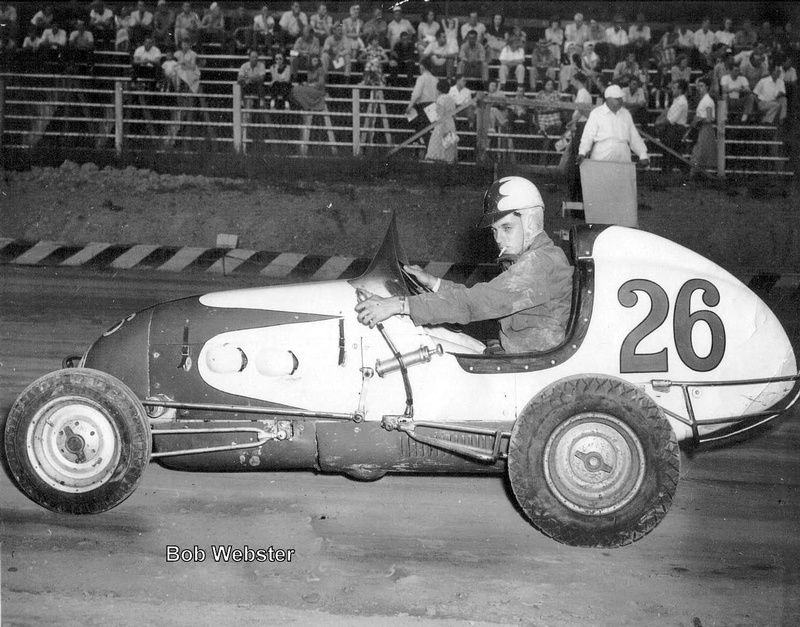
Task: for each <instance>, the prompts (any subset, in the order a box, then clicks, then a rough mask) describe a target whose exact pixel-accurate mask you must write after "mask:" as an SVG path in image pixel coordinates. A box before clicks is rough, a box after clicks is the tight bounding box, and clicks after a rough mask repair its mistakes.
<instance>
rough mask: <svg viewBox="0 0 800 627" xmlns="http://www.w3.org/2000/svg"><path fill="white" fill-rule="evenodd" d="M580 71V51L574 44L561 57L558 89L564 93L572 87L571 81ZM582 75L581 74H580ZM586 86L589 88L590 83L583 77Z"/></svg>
mask: <svg viewBox="0 0 800 627" xmlns="http://www.w3.org/2000/svg"><path fill="white" fill-rule="evenodd" d="M580 71H581V51H580V50H578V47H577V46H576V45H575V44H570V47H569V48H568V49H567V51H566V52H565V53H564V54H562V55H561V62H560V65H559V68H558V89H559V91H561V92H565V91H567V90H568V89H569V87H570V85H572V80H573V78H574V76H575V75H576V74H578V73H579V72H580ZM581 75H583V74H581ZM583 78H584V80H585V81H586V84H587V86H591V81H589V80H588V78H587V77H586V76H584V77H583Z"/></svg>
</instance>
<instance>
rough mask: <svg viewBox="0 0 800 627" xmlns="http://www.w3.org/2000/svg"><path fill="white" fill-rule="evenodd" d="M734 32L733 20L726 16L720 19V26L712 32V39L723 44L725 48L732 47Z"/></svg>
mask: <svg viewBox="0 0 800 627" xmlns="http://www.w3.org/2000/svg"><path fill="white" fill-rule="evenodd" d="M735 37H736V33H735V32H734V31H733V20H732V19H731V18H729V17H726V18H725V19H724V20H723V21H722V28H720V29H719V30H718V31H717V32H716V33H714V39H715V40H716V43H718V44H724V45H725V47H726V48H733V40H734V38H735Z"/></svg>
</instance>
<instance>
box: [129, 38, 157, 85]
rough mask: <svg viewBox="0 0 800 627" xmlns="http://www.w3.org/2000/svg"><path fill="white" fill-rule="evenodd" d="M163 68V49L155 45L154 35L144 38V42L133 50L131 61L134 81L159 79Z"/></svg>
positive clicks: (154, 80) (155, 80)
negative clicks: (160, 70)
mask: <svg viewBox="0 0 800 627" xmlns="http://www.w3.org/2000/svg"><path fill="white" fill-rule="evenodd" d="M160 68H161V50H159V49H158V47H157V46H156V45H155V39H154V38H153V36H152V35H148V36H147V37H145V38H144V43H143V44H142V45H141V46H139V47H138V48H136V50H134V51H133V60H132V61H131V78H132V79H133V82H134V83H135V82H137V81H140V80H146V81H152V82H153V83H155V82H157V81H158V77H159V69H160Z"/></svg>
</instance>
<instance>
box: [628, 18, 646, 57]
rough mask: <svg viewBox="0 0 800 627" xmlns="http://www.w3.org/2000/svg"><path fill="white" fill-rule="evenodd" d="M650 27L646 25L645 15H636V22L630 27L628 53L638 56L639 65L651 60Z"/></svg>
mask: <svg viewBox="0 0 800 627" xmlns="http://www.w3.org/2000/svg"><path fill="white" fill-rule="evenodd" d="M650 37H651V35H650V27H649V26H648V25H647V24H646V23H645V19H644V13H637V14H636V22H634V23H633V24H631V25H630V26H629V27H628V45H629V48H628V51H629V52H633V53H634V54H635V55H636V60H637V61H638V62H639V63H644V62H645V61H647V60H648V59H649V58H650Z"/></svg>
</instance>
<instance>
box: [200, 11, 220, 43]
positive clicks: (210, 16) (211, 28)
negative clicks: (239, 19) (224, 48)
mask: <svg viewBox="0 0 800 627" xmlns="http://www.w3.org/2000/svg"><path fill="white" fill-rule="evenodd" d="M197 36H198V41H199V42H200V43H203V44H208V43H213V44H220V45H224V44H225V16H224V15H223V14H222V9H220V8H219V3H218V2H212V3H211V6H210V7H209V8H208V11H206V13H205V15H203V19H202V20H200V25H199V26H198V27H197Z"/></svg>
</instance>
